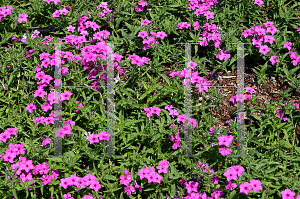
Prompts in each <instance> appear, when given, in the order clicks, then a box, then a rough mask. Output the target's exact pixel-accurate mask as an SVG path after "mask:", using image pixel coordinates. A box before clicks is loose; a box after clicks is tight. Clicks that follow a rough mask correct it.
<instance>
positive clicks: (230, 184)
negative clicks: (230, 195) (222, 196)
mask: <svg viewBox="0 0 300 199" xmlns="http://www.w3.org/2000/svg"><path fill="white" fill-rule="evenodd" d="M226 181H227V182H228V185H226V186H225V188H226V189H230V190H231V191H233V190H234V189H235V188H236V187H237V184H235V183H231V181H228V180H226Z"/></svg>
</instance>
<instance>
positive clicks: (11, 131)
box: [0, 128, 18, 143]
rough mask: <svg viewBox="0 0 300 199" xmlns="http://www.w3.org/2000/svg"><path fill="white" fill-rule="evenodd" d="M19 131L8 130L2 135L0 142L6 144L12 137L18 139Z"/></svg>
mask: <svg viewBox="0 0 300 199" xmlns="http://www.w3.org/2000/svg"><path fill="white" fill-rule="evenodd" d="M17 130H18V129H16V128H9V129H6V130H5V131H4V132H3V133H0V141H2V142H4V143H6V141H7V139H9V138H11V135H15V136H16V137H17Z"/></svg>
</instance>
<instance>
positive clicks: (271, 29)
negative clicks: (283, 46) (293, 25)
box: [267, 26, 278, 35]
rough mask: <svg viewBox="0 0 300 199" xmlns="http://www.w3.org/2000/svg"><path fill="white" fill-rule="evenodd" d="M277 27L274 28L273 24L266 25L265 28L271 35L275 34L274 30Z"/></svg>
mask: <svg viewBox="0 0 300 199" xmlns="http://www.w3.org/2000/svg"><path fill="white" fill-rule="evenodd" d="M277 31H278V30H277V28H275V27H274V26H271V27H268V28H267V32H270V33H271V34H272V35H274V34H275V32H277Z"/></svg>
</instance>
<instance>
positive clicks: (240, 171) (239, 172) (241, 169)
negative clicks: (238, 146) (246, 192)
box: [231, 165, 245, 176]
mask: <svg viewBox="0 0 300 199" xmlns="http://www.w3.org/2000/svg"><path fill="white" fill-rule="evenodd" d="M231 169H232V170H234V171H236V173H237V175H238V176H242V175H243V172H244V171H245V169H244V167H242V166H240V165H235V166H232V167H231Z"/></svg>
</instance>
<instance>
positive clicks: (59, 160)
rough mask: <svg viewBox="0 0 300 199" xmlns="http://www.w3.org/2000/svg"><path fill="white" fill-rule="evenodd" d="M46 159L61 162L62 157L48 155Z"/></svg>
mask: <svg viewBox="0 0 300 199" xmlns="http://www.w3.org/2000/svg"><path fill="white" fill-rule="evenodd" d="M48 160H51V161H53V162H63V160H62V157H51V158H50V157H49V158H48Z"/></svg>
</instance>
